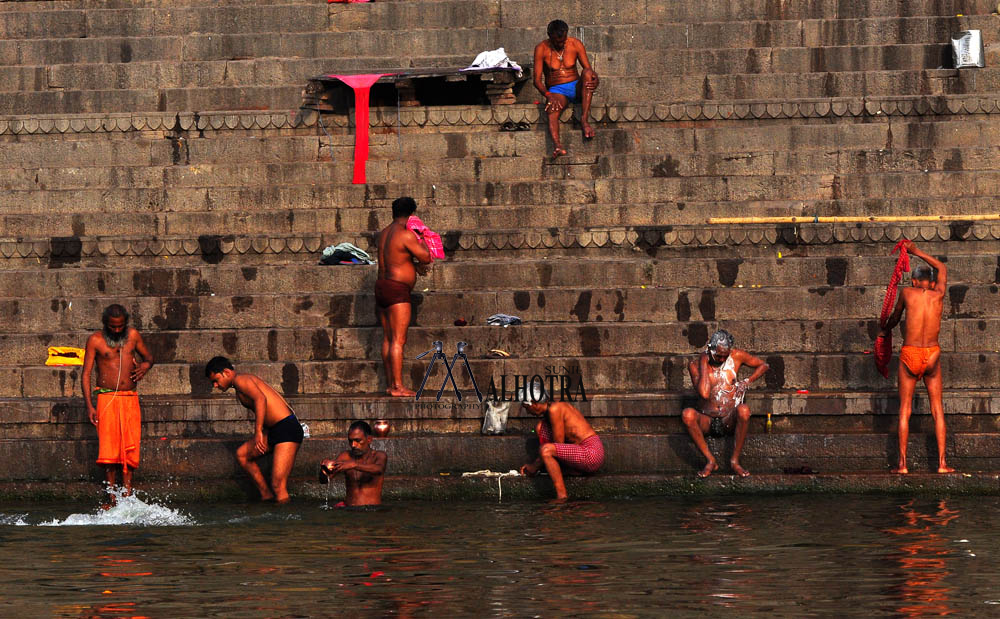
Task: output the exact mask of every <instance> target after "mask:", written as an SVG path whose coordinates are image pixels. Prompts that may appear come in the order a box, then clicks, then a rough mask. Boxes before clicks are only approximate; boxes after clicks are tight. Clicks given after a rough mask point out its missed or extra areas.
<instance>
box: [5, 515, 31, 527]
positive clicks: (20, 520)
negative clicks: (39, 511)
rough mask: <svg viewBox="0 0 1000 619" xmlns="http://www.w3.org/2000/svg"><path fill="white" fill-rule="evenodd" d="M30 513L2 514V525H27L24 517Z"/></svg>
mask: <svg viewBox="0 0 1000 619" xmlns="http://www.w3.org/2000/svg"><path fill="white" fill-rule="evenodd" d="M27 515H28V514H0V526H14V527H26V526H28V523H27V522H25V521H24V517H25V516H27Z"/></svg>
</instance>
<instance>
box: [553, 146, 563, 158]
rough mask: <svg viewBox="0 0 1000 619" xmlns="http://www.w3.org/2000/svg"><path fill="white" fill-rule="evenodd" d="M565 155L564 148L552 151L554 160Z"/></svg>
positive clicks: (559, 147) (558, 147)
mask: <svg viewBox="0 0 1000 619" xmlns="http://www.w3.org/2000/svg"><path fill="white" fill-rule="evenodd" d="M565 154H566V149H565V148H563V147H562V146H556V147H555V149H554V150H553V151H552V158H553V159H555V158H557V157H561V156H562V155H565Z"/></svg>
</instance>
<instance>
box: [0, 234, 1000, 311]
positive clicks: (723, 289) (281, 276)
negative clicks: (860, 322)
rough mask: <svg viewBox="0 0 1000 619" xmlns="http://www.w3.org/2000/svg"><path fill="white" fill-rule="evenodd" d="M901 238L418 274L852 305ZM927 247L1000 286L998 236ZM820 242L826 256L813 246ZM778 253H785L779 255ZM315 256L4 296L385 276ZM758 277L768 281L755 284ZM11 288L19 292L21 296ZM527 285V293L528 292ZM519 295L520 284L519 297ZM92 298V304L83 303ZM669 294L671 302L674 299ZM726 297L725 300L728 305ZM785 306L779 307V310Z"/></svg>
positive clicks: (455, 285) (74, 281)
mask: <svg viewBox="0 0 1000 619" xmlns="http://www.w3.org/2000/svg"><path fill="white" fill-rule="evenodd" d="M893 244H894V243H893V241H882V242H880V243H874V242H859V243H856V244H851V245H847V246H834V247H833V249H835V250H836V253H831V254H829V255H822V254H821V253H820V252H819V251H818V249H817V248H816V247H810V246H808V245H803V246H799V247H788V246H784V245H783V244H781V243H779V244H778V245H776V246H774V245H771V246H767V245H766V244H765V246H764V247H754V246H750V247H742V246H740V247H732V246H730V247H724V248H721V250H720V251H718V253H717V255H705V253H704V252H700V251H698V250H697V249H694V250H691V251H689V252H685V251H682V248H678V249H677V250H675V251H673V252H672V253H671V255H669V256H664V257H662V258H659V259H655V258H650V257H648V256H646V255H645V254H644V253H643V254H637V253H636V252H631V251H630V252H629V253H630V254H631V255H630V256H629V257H624V256H615V255H608V254H609V252H605V251H602V252H600V253H595V254H592V255H588V256H572V257H559V256H538V255H537V254H536V255H535V256H534V257H531V258H527V257H520V258H512V257H511V256H509V255H506V253H505V254H503V255H496V256H494V259H482V255H480V256H479V259H473V258H472V257H470V256H462V253H461V252H459V253H457V254H453V256H452V257H451V258H449V259H448V260H445V261H443V262H436V263H435V264H434V266H433V268H432V269H431V272H430V274H429V275H428V276H427V277H422V278H419V279H418V285H417V288H416V292H417V293H418V294H423V289H424V288H428V289H429V290H430V291H431V294H430V295H427V296H432V295H436V294H442V293H448V294H456V295H457V294H465V295H470V296H471V295H473V294H480V293H483V294H490V293H492V294H496V295H499V296H497V299H498V303H500V304H502V305H504V306H508V307H509V306H511V305H513V306H515V307H517V308H518V309H526V308H528V307H531V306H532V304H535V305H538V306H541V305H543V304H547V303H550V302H551V303H556V301H555V300H554V298H553V299H549V296H548V295H557V294H565V293H567V292H572V291H579V290H583V291H586V290H589V291H592V293H594V295H596V293H597V291H599V290H611V289H615V290H621V289H632V290H633V291H634V289H636V288H639V287H641V286H646V287H647V288H646V289H642V288H639V289H640V290H643V292H642V293H641V294H643V295H645V294H653V292H652V291H653V290H658V289H661V288H659V287H662V289H663V290H667V291H669V290H671V289H674V288H682V289H683V288H688V289H693V290H699V289H700V290H715V289H720V290H719V292H718V293H717V294H740V295H745V294H761V295H764V294H770V293H769V292H768V290H774V289H776V288H778V287H781V291H782V293H783V294H801V290H802V289H804V290H806V291H807V292H808V293H809V294H813V293H812V291H813V290H815V294H816V295H818V296H820V297H823V296H830V297H831V298H836V299H838V301H837V303H836V304H837V305H841V306H843V307H845V308H847V307H850V306H855V305H858V304H859V303H860V304H864V305H867V304H866V303H864V302H862V301H861V299H862V298H863V297H865V296H866V295H872V296H876V297H880V296H881V295H880V294H876V293H877V292H878V290H879V289H880V288H882V287H884V286H885V284H886V282H887V280H888V275H889V273H890V272H891V270H892V267H893V266H894V265H895V259H894V257H893V256H890V255H889V252H890V250H891V247H892V245H893ZM920 246H921V247H922V248H924V249H925V251H927V252H929V253H932V254H934V255H938V256H942V257H947V258H948V265H949V274H948V283H949V286H951V287H955V286H965V288H964V293H962V294H966V295H967V294H969V293H970V292H971V293H972V294H974V295H977V296H981V295H988V294H996V291H995V290H993V287H994V286H996V285H998V284H1000V273H998V271H997V269H1000V258H998V256H997V253H998V252H997V251H996V249H995V244H993V245H989V244H987V245H984V246H983V250H984V251H983V253H981V254H969V253H965V252H967V251H968V250H969V248H970V242H960V241H955V242H952V243H942V242H921V245H920ZM814 251H815V252H816V253H820V255H816V256H810V254H811V253H813V252H814ZM779 252H783V253H782V256H781V257H780V258H779V257H778V255H777V254H778V253H779ZM473 256H475V254H473ZM312 258H316V259H317V260H318V256H310V259H309V261H308V262H307V263H298V264H280V265H263V266H247V265H243V264H240V263H238V262H236V261H235V260H231V261H220V262H217V263H215V264H206V263H205V262H202V264H200V265H198V266H193V267H176V266H168V265H164V264H163V260H162V259H161V260H160V261H158V262H157V263H156V264H154V265H151V266H138V265H135V264H133V265H132V266H131V267H125V266H122V267H108V266H99V265H97V264H94V263H93V262H92V261H89V260H88V261H87V262H83V261H82V260H81V261H80V263H79V264H75V263H68V264H61V265H60V264H53V265H51V266H50V265H42V266H41V267H39V265H37V264H36V265H32V268H20V269H16V268H10V269H2V270H0V289H2V290H4V291H8V292H7V296H6V297H4V298H3V302H4V303H6V304H8V305H5V308H7V310H9V315H10V316H14V315H17V314H19V313H21V311H22V309H21V307H22V306H21V302H23V303H24V310H23V311H24V312H29V308H31V307H36V306H34V305H32V304H33V303H43V304H44V303H49V304H50V305H51V303H52V301H53V300H56V301H58V302H59V303H60V304H61V303H63V302H66V303H69V302H72V301H76V302H77V303H78V305H77V310H76V311H83V309H84V308H86V307H91V306H90V305H89V303H90V302H89V301H87V299H95V300H97V301H93V302H96V303H98V304H100V303H103V300H104V299H108V298H116V299H121V298H126V299H127V298H149V299H150V301H149V303H157V302H158V301H156V299H157V298H163V299H166V300H169V299H170V298H181V297H183V298H188V297H191V298H199V299H201V300H205V301H208V300H210V299H212V298H213V297H211V296H210V295H216V297H214V298H217V299H219V302H222V299H225V298H235V297H241V296H243V297H254V296H257V295H262V296H261V299H262V302H263V303H265V304H266V303H267V301H266V297H267V295H288V296H290V297H295V298H298V299H301V300H302V302H303V303H305V302H307V301H311V302H313V303H314V304H315V305H317V306H318V307H319V306H322V305H326V304H325V303H320V302H319V300H320V299H324V298H325V299H332V298H336V300H337V301H341V302H342V301H343V300H344V299H345V298H353V297H354V295H359V294H361V295H364V294H368V293H369V291H370V290H371V287H372V285H373V283H374V281H375V279H376V277H377V275H376V274H377V271H376V267H375V266H362V265H354V266H318V265H317V264H316V263H315V262H314V261H313V259H312ZM914 260H916V259H914ZM904 282H905V280H904ZM845 285H846V287H845ZM754 286H760V288H758V289H754V288H752V287H754ZM730 289H731V290H730ZM12 293H16V296H13V297H12V296H10V295H11V294H12ZM524 294H527V295H528V297H527V298H524V297H523V295H524ZM542 294H544V295H546V297H545V299H544V300H543V299H542V298H541V297H540V296H539V295H542ZM656 294H667V293H660V292H657V293H656ZM678 294H679V292H678ZM955 294H956V295H957V294H958V291H956V293H955ZM512 295H513V296H512ZM517 295H521V296H520V299H519V300H518V296H517ZM594 295H592V296H594ZM203 297H204V299H202V298H203ZM81 301H82V302H83V303H84V305H83V306H80V305H79V303H80V302H81ZM969 301H970V302H971V301H972V298H971V297H970V299H969ZM356 302H357V301H356ZM428 302H429V301H428ZM665 302H668V303H669V302H670V299H666V300H665ZM798 302H799V303H804V300H803V299H801V298H799V299H798ZM818 302H819V303H820V304H821V305H822V304H823V303H824V302H823V301H818ZM954 302H956V303H958V304H959V309H960V310H961V312H959V311H956V312H954V313H966V312H971V311H976V312H981V311H984V309H983V308H982V307H980V306H978V305H970V306H969V308H970V309H962V304H963V303H965V302H966V301H965V300H964V298H963V299H959V298H958V296H956V297H955V298H954ZM688 303H689V304H690V305H691V306H692V307H694V306H696V305H699V304H700V303H701V301H700V299H695V297H694V293H693V292H692V293H691V294H690V295H689V297H688ZM615 304H616V303H615ZM615 304H612V305H615ZM672 304H674V303H672ZM719 305H720V303H716V306H717V307H718V306H719ZM763 305H764V306H767V305H768V304H763ZM139 308H145V309H144V310H143V313H146V314H149V315H155V313H152V312H151V308H150V307H149V306H136V309H137V311H138V310H139ZM304 309H305V308H304ZM784 309H785V308H775V310H776V311H784ZM50 311H52V312H57V311H62V309H59V308H56V309H52V310H50ZM276 311H280V310H279V308H277V307H276ZM691 311H692V312H695V310H693V309H692V310H691ZM845 311H849V310H846V309H845ZM716 312H718V310H716ZM6 313H8V312H7V311H5V314H6ZM693 315H698V314H697V312H695V313H694V314H693ZM716 315H718V313H716ZM810 317H812V316H810ZM816 317H817V318H819V317H820V316H816ZM51 318H54V317H51ZM88 324H89V323H88Z"/></svg>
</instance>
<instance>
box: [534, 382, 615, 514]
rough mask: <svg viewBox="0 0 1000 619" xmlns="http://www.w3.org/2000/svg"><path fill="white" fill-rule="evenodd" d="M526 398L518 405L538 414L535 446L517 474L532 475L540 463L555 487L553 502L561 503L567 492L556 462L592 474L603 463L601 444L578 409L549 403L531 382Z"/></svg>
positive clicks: (536, 385)
mask: <svg viewBox="0 0 1000 619" xmlns="http://www.w3.org/2000/svg"><path fill="white" fill-rule="evenodd" d="M530 397H531V399H530V400H528V398H527V397H526V398H525V400H524V401H523V402H522V403H521V405H522V406H523V407H524V408H526V409H528V411H530V412H531V414H533V415H535V416H537V417H542V421H540V422H539V423H538V425H537V426H536V428H535V429H536V431H537V432H538V443H539V449H538V457H537V458H535V461H534V462H532V463H531V464H525V465H524V466H522V467H521V474H522V475H527V476H534V475H536V474H538V471H539V470H540V469H541V467H542V465H543V464H544V465H545V470H546V471H548V473H549V477H551V478H552V485H553V486H555V489H556V501H558V502H563V501H566V499H567V497H568V495H567V494H566V482H565V481H563V472H562V469H561V468H560V467H559V465H560V463H562V464H564V465H566V466H568V467H569V468H571V469H572V470H573V471H575V472H577V473H596V472H597V471H598V469H600V468H601V466H602V465H603V464H604V443H602V442H601V437H600V436H598V435H597V432H595V431H594V428H592V427H591V425H590V424H589V423H588V422H587V420H586V419H584V418H583V415H582V414H581V413H580V411H578V410H577V409H576V408H575V407H573V405H571V404H567V403H566V402H550V401H549V400H548V395H547V394H546V393H545V390H544V389H542V387H541V385H539V384H538V383H532V385H531V391H530Z"/></svg>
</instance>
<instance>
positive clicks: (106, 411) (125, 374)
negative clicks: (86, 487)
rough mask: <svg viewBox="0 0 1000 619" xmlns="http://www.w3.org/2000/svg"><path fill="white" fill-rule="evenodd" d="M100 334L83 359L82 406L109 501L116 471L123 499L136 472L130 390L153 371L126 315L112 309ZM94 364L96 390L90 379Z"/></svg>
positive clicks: (135, 401) (134, 405)
mask: <svg viewBox="0 0 1000 619" xmlns="http://www.w3.org/2000/svg"><path fill="white" fill-rule="evenodd" d="M101 322H102V323H103V325H104V328H103V329H101V330H100V331H97V332H95V333H92V334H91V335H90V337H89V338H87V348H86V352H85V353H84V356H83V380H82V381H81V382H82V383H83V401H84V402H85V403H86V405H87V415H88V416H89V417H90V423H92V424H94V425H95V426H97V438H98V453H97V463H98V464H102V465H104V470H105V476H106V478H107V481H108V492H109V500H110V502H111V503H112V504H113V503H114V494H112V493H111V489H112V487H114V486H116V485H117V483H118V479H117V478H118V469H119V468H121V470H122V486H124V487H125V493H126V495H127V494H131V493H132V471H133V470H134V469H136V468H138V466H139V440H140V423H141V419H140V412H139V394H138V393H136V392H135V387H136V384H137V383H138V382H139V381H140V380H142V378H143V376H145V375H146V373H147V372H149V369H150V368H151V367H153V356H152V355H151V354H149V350H148V349H147V348H146V343H145V342H143V341H142V336H141V335H140V334H139V331H138V330H136V329H134V328H132V327H130V326H129V325H128V312H127V311H125V308H124V307H122V306H121V305H118V304H117V303H116V304H114V305H109V306H108V307H107V308H105V310H104V313H103V314H102V315H101ZM95 362H96V363H97V388H96V389H94V391H93V393H91V391H90V375H91V373H92V372H93V370H94V363H95Z"/></svg>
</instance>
